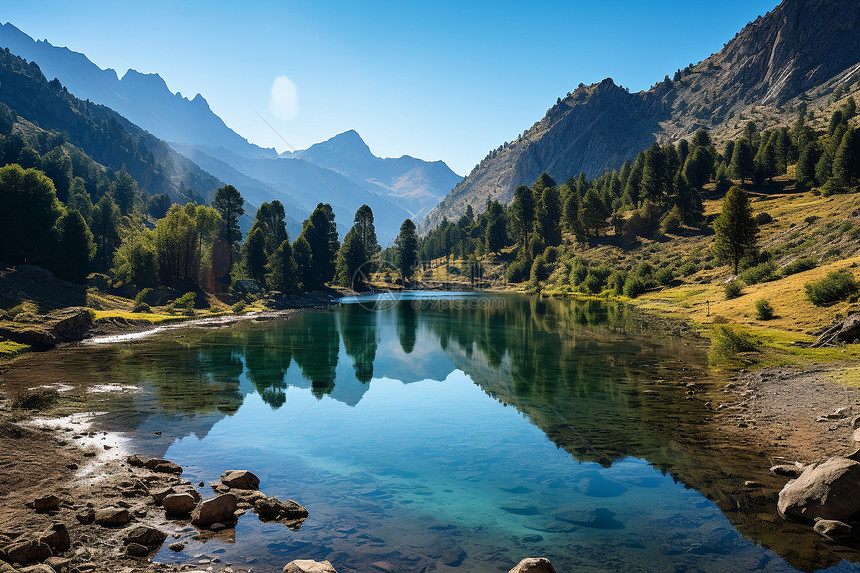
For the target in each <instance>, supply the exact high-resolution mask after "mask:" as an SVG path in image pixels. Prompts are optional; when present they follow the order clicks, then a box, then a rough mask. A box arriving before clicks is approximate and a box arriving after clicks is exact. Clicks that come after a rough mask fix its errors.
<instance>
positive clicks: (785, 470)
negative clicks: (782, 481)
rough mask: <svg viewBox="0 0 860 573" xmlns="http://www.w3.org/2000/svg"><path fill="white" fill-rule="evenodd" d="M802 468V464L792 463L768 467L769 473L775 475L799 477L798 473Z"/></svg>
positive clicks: (800, 472)
mask: <svg viewBox="0 0 860 573" xmlns="http://www.w3.org/2000/svg"><path fill="white" fill-rule="evenodd" d="M804 469H805V468H804V466H797V465H793V464H782V465H778V466H773V467H772V468H770V473H772V474H773V475H775V476H782V477H790V478H796V477H800V474H802V473H803V470H804Z"/></svg>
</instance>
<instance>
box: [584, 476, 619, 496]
mask: <svg viewBox="0 0 860 573" xmlns="http://www.w3.org/2000/svg"><path fill="white" fill-rule="evenodd" d="M577 488H578V489H579V491H580V492H582V493H583V494H584V495H587V496H589V497H615V496H619V495H621V494H623V493H625V492H626V491H627V490H628V489H629V488H628V487H627V486H626V485H624V484H622V483H619V482H617V481H612V480H609V479H606V478H605V477H603V475H601V474H600V472H588V473H587V475H585V476H584V477H583V478H582V479H581V480H579V483H578V484H577Z"/></svg>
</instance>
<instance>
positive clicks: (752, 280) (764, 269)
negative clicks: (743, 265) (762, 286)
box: [738, 261, 776, 285]
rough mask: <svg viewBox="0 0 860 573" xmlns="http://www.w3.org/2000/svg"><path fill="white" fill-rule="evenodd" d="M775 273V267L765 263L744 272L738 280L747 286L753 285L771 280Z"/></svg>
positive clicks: (771, 263)
mask: <svg viewBox="0 0 860 573" xmlns="http://www.w3.org/2000/svg"><path fill="white" fill-rule="evenodd" d="M775 273H776V265H775V264H773V262H771V261H765V262H763V263H759V264H757V265H755V266H753V267H749V268H748V269H746V270H744V271H743V272H741V274H739V275H738V278H739V279H741V280H742V281H744V282H745V283H746V284H748V285H754V284H758V283H763V282H767V281H769V280H772V279H773V278H774V275H775Z"/></svg>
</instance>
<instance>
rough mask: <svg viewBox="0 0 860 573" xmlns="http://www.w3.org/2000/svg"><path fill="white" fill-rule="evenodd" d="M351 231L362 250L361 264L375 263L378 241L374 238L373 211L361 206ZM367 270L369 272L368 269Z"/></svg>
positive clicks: (356, 213) (378, 249)
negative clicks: (353, 230)
mask: <svg viewBox="0 0 860 573" xmlns="http://www.w3.org/2000/svg"><path fill="white" fill-rule="evenodd" d="M353 229H355V232H356V235H357V237H358V240H359V242H360V243H361V247H362V249H363V256H364V261H363V263H370V262H372V261H375V260H376V259H377V257H378V255H379V252H380V250H381V249H380V247H379V241H378V240H377V238H376V227H374V225H373V211H372V210H371V208H370V207H368V206H367V205H362V206H361V207H359V208H358V211H356V212H355V217H354V218H353ZM368 270H371V269H370V268H369V267H368Z"/></svg>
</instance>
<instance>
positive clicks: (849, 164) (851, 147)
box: [833, 100, 858, 188]
mask: <svg viewBox="0 0 860 573" xmlns="http://www.w3.org/2000/svg"><path fill="white" fill-rule="evenodd" d="M852 101H853V100H852ZM857 151H858V150H857V136H856V132H855V130H854V129H853V128H849V129H848V130H846V131H845V134H844V135H843V136H842V142H841V143H840V144H839V147H838V149H837V150H836V155H835V156H834V157H833V179H834V181H835V183H836V184H837V185H838V186H839V187H842V188H845V187H848V186H850V185H851V182H852V180H853V178H854V175H855V173H856V172H857V159H858V157H857V156H858V153H857Z"/></svg>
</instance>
